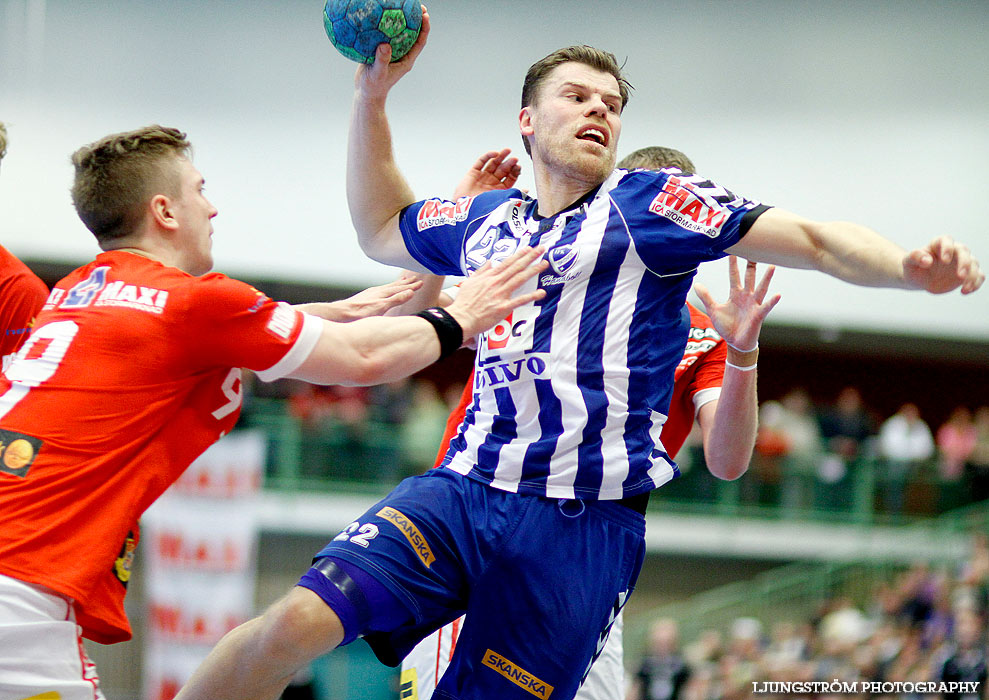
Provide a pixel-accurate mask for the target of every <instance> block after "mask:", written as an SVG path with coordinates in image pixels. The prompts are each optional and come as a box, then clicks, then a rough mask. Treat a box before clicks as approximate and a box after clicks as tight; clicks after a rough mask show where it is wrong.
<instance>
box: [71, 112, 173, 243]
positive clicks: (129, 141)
mask: <svg viewBox="0 0 989 700" xmlns="http://www.w3.org/2000/svg"><path fill="white" fill-rule="evenodd" d="M190 156H191V144H190V143H189V141H188V140H187V139H186V135H185V134H184V133H183V132H181V131H179V130H178V129H171V128H168V127H164V126H159V125H157V124H153V125H151V126H146V127H143V128H141V129H135V130H134V131H127V132H124V133H122V134H111V135H109V136H105V137H104V138H102V139H100V140H99V141H96V142H94V143H91V144H89V145H88V146H83V147H82V148H80V149H79V150H78V151H76V152H75V153H73V154H72V165H74V166H75V170H76V174H75V181H74V182H73V184H72V203H73V205H75V208H76V212H77V213H78V214H79V218H80V219H82V222H83V223H84V224H86V228H88V229H89V230H90V231H92V232H93V234H94V235H95V236H96V240H97V241H99V242H100V243H101V244H102V243H104V242H106V241H110V240H113V239H114V238H121V237H124V236H127V235H130V234H131V233H134V231H135V230H136V228H137V226H138V224H139V223H140V220H141V216H142V209H143V207H144V204H145V203H146V202H147V201H148V200H149V199H150V198H151V197H153V196H154V195H156V194H167V195H169V196H177V195H178V193H179V185H180V183H179V176H178V170H177V169H176V168H175V167H174V160H175V159H177V158H189V157H190Z"/></svg>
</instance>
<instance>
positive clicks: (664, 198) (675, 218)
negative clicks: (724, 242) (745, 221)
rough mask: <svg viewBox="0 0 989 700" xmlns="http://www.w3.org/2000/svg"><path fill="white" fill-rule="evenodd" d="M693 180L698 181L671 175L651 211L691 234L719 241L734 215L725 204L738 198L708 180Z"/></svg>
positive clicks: (653, 201) (650, 208)
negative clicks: (700, 234)
mask: <svg viewBox="0 0 989 700" xmlns="http://www.w3.org/2000/svg"><path fill="white" fill-rule="evenodd" d="M694 180H699V178H694V177H692V176H690V177H678V176H676V175H670V177H669V178H668V179H667V181H666V183H665V184H664V185H663V189H662V190H660V192H659V194H658V195H657V196H656V198H655V199H654V200H652V203H651V204H650V205H649V211H650V212H652V213H653V214H656V215H658V216H662V217H664V218H667V219H669V220H670V221H672V222H674V223H675V224H677V225H679V226H681V227H683V228H685V229H687V230H688V231H694V232H695V233H702V234H704V235H705V236H708V237H709V238H717V237H718V236H719V235H720V234H721V227H722V226H723V225H724V223H725V222H726V221H727V220H728V217H729V216H730V215H731V210H730V209H729V208H728V207H727V206H725V205H726V204H727V203H728V202H731V201H734V200H735V199H736V197H735V195H733V194H732V193H731V192H728V191H727V190H725V189H723V188H721V187H718V186H716V185H715V184H714V183H712V182H710V181H709V180H705V181H699V182H695V181H694Z"/></svg>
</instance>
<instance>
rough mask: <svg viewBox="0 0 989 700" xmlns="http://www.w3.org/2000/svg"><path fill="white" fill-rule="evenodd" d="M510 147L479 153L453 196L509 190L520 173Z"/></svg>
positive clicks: (520, 167)
mask: <svg viewBox="0 0 989 700" xmlns="http://www.w3.org/2000/svg"><path fill="white" fill-rule="evenodd" d="M511 152H512V149H510V148H503V149H501V150H500V151H488V152H487V153H484V154H483V155H481V157H480V158H478V159H477V160H476V161H474V164H473V165H472V166H470V169H469V170H468V171H467V173H466V174H465V175H464V177H463V179H461V180H460V182H459V183H458V184H457V187H456V189H454V190H453V198H454V199H459V198H460V197H473V196H475V195H479V194H481V193H482V192H488V191H490V190H510V189H511V188H512V187H514V186H515V182H516V181H517V180H518V179H519V175H521V174H522V166H521V165H519V159H518V158H516V157H515V156H512V155H510V154H511Z"/></svg>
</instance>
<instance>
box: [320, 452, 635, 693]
mask: <svg viewBox="0 0 989 700" xmlns="http://www.w3.org/2000/svg"><path fill="white" fill-rule="evenodd" d="M644 536H645V518H643V516H642V515H640V514H639V513H637V512H635V511H634V510H632V509H630V508H627V507H625V506H623V505H621V504H618V503H615V502H610V501H586V502H580V501H558V500H556V499H550V498H542V497H539V496H529V495H519V494H514V493H509V492H507V491H501V490H499V489H495V488H493V487H490V486H487V485H485V484H482V483H480V482H477V481H474V480H472V479H469V478H466V477H463V476H461V475H460V474H457V473H456V472H453V471H451V470H449V469H433V470H430V471H429V472H427V473H426V474H423V475H421V476H416V477H412V478H410V479H406V480H405V481H403V482H402V483H401V484H399V485H398V486H397V487H396V488H395V490H394V491H392V493H391V494H389V495H388V496H386V497H385V498H384V499H383V500H382V501H380V502H379V503H378V504H377V505H375V506H374V507H372V508H371V509H370V510H369V511H367V513H365V514H364V515H363V516H361V517H360V518H359V519H358V520H356V521H355V522H354V523H352V524H351V525H350V526H348V527H347V528H346V529H345V530H344V531H343V532H341V533H340V534H339V535H338V536H337V537H335V538H334V539H333V541H332V542H330V543H329V544H328V545H327V546H326V547H324V548H323V550H322V551H320V552H319V554H317V556H316V561H317V562H319V561H320V560H321V559H322V558H323V557H329V558H330V560H337V561H342V562H344V563H345V565H346V568H350V567H351V566H354V567H357V568H358V569H360V570H362V571H363V572H366V573H367V574H369V575H370V576H371V577H373V578H374V579H376V580H377V581H378V582H379V583H380V584H381V585H383V586H384V587H385V588H387V589H388V591H390V592H391V593H392V594H393V595H394V596H395V598H397V599H398V600H399V601H400V602H401V603H402V604H403V605H404V606H405V608H407V610H408V612H409V613H410V615H409V616H408V617H407V618H406V622H404V623H398V624H397V625H396V626H395V627H394V628H393V629H387V628H386V627H383V626H382V625H381V624H380V620H379V621H378V624H372V625H370V626H368V628H367V629H366V630H364V631H362V633H364V632H366V634H365V636H364V638H365V640H366V641H367V642H368V643H369V644H370V645H371V647H372V649H374V651H375V654H377V656H378V658H379V659H381V660H382V661H383V662H384V663H387V664H390V665H397V664H398V663H400V661H401V659H402V658H403V657H404V656H405V655H406V654H408V653H409V651H410V650H411V649H412V647H414V646H415V645H416V643H418V642H419V640H420V639H422V638H423V637H425V636H426V635H427V634H429V633H430V632H432V631H433V630H435V629H437V628H438V627H440V626H442V625H444V624H446V623H447V622H449V621H451V620H454V619H456V618H457V617H459V616H460V615H462V614H464V613H467V621H466V623H465V625H464V627H463V629H462V631H461V634H460V638H459V641H458V643H457V648H456V652H455V653H454V657H453V660H452V662H451V664H450V667H449V669H448V670H447V672H446V674H445V675H444V676H443V679H442V680H441V681H440V683H439V686H438V687H437V689H436V693H435V695H434V697H435V698H437V699H439V698H460V699H466V698H519V699H524V700H532V698H533V697H537V698H547V697H550V695H552V697H553V698H554V700H557V699H559V700H566V698H570V697H572V696H573V695H574V694H575V693H576V692H577V688H578V687H579V685H580V682H581V681H582V679H583V677H584V675H585V674H586V672H587V670H588V669H589V668H590V664H591V662H592V661H593V659H594V658H595V657H596V655H597V654H598V653H599V652H600V650H601V648H603V646H604V641H605V639H607V634H608V631H609V630H610V627H611V623H612V621H613V620H614V618H615V616H616V615H617V614H618V611H619V610H620V609H621V607H622V606H623V605H624V603H625V599H626V598H627V597H628V595H629V594H630V593H631V592H632V589H633V587H634V585H635V579H636V577H637V576H638V573H639V569H640V568H641V566H642V560H643V556H644V554H645V539H644ZM324 561H325V560H324ZM310 573H312V570H311V572H310ZM396 619H397V618H396ZM371 630H375V631H371Z"/></svg>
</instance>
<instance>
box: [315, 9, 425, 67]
mask: <svg viewBox="0 0 989 700" xmlns="http://www.w3.org/2000/svg"><path fill="white" fill-rule="evenodd" d="M420 3H421V0H326V6H325V7H324V8H323V26H324V27H325V28H326V35H327V36H328V37H330V42H331V43H332V44H333V45H334V46H335V47H337V50H338V51H339V52H340V53H342V54H343V55H344V56H346V57H347V58H349V59H351V60H352V61H357V62H358V63H374V50H375V49H376V48H378V44H383V43H385V42H388V43H389V44H391V60H392V61H393V62H394V61H397V60H398V59H400V58H401V57H402V56H404V55H405V54H407V53H408V52H409V49H411V48H412V45H413V44H414V43H415V41H416V38H417V37H418V36H419V29H420V28H421V27H422V5H421V4H420Z"/></svg>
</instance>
